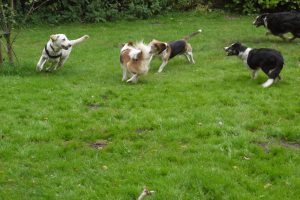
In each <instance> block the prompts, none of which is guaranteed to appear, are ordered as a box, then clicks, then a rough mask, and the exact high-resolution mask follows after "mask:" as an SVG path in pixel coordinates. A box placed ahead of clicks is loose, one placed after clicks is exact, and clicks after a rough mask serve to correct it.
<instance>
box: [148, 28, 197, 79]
mask: <svg viewBox="0 0 300 200" xmlns="http://www.w3.org/2000/svg"><path fill="white" fill-rule="evenodd" d="M201 32H202V30H201V29H199V30H198V31H197V32H194V33H192V34H190V35H188V36H185V37H184V38H183V39H181V40H176V41H172V42H168V43H166V42H161V41H158V40H156V39H153V40H152V41H151V42H150V43H149V46H151V49H152V50H151V53H153V54H154V55H157V56H159V57H161V59H162V61H163V62H162V64H161V65H160V67H159V69H158V73H160V72H162V71H163V69H164V67H165V66H166V65H167V63H168V61H169V60H170V59H171V58H173V57H175V56H177V55H181V54H184V55H185V56H186V58H187V59H188V61H189V62H191V63H193V64H195V61H194V58H193V51H192V50H193V49H192V46H191V44H189V43H188V42H187V41H188V40H189V39H190V38H191V37H193V36H195V35H197V34H199V33H201Z"/></svg>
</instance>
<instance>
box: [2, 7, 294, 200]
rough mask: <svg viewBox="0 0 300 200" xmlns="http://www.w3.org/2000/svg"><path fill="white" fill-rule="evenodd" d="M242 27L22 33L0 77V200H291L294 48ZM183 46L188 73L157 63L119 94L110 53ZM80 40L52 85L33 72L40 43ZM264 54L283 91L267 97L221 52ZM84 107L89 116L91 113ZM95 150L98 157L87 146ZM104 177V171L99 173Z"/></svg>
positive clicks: (175, 19) (221, 20)
mask: <svg viewBox="0 0 300 200" xmlns="http://www.w3.org/2000/svg"><path fill="white" fill-rule="evenodd" d="M253 19H254V16H243V17H237V16H228V15H225V14H221V13H210V14H203V13H202V14H201V13H182V14H172V15H168V16H162V17H159V18H155V19H150V20H144V21H142V20H140V21H130V22H125V21H123V22H117V23H104V24H71V25H62V26H42V27H39V26H36V27H32V28H28V29H26V30H23V31H22V34H21V35H20V37H19V39H18V41H17V43H16V46H15V48H16V52H17V55H18V56H19V60H20V66H19V67H18V68H16V69H9V68H8V67H5V68H4V69H2V70H1V77H0V84H1V90H0V199H5V200H6V199H8V200H11V199H22V200H23V199H25V200H26V199H30V200H32V199H72V200H73V199H101V200H102V199H108V200H111V199H136V198H137V196H138V195H139V193H140V192H141V190H142V188H143V186H144V185H146V186H148V187H149V189H152V190H155V191H156V194H155V195H154V196H152V197H147V199H149V200H151V199H162V200H165V199H170V200H172V199H188V200H191V199H249V200H250V199H251V200H252V199H299V198H300V194H299V188H300V171H299V167H300V154H299V144H300V100H299V91H300V68H299V65H298V60H299V57H300V50H299V42H300V40H296V42H293V43H285V42H282V41H281V39H280V38H276V37H273V36H268V37H267V36H265V35H264V33H265V31H266V30H264V29H263V28H260V29H257V28H255V27H254V26H253V25H252V24H251V23H252V21H253ZM199 28H202V29H203V33H202V35H198V36H196V37H194V38H193V39H191V40H190V43H191V44H192V46H193V49H194V57H195V60H196V64H195V65H191V64H188V63H187V61H186V59H185V58H184V57H176V58H174V59H173V60H171V61H170V62H169V64H168V65H167V66H166V68H165V70H164V72H163V73H162V74H157V73H156V71H157V70H158V67H159V65H160V61H159V60H154V62H152V63H151V69H150V71H149V73H148V75H146V76H144V77H142V78H141V80H140V82H139V83H138V84H136V85H134V84H125V83H122V82H121V68H120V65H119V48H118V45H119V44H121V43H123V42H127V41H129V40H134V41H136V40H142V39H144V41H146V42H148V41H150V40H151V39H153V38H156V39H159V40H162V41H170V40H175V39H179V38H182V37H183V36H185V35H186V34H189V33H191V32H193V31H195V30H197V29H199ZM53 33H65V34H67V36H68V37H69V38H71V39H73V38H76V37H79V36H81V35H84V34H89V35H90V39H89V40H88V41H87V42H86V43H83V44H81V45H79V46H77V47H76V48H74V50H73V52H72V54H71V56H70V59H69V60H68V61H67V63H66V65H65V66H64V67H63V68H62V69H61V70H59V71H57V72H55V73H37V72H35V65H36V63H37V61H38V59H39V56H40V54H41V51H42V48H43V47H44V45H45V43H46V41H47V40H48V38H49V35H51V34H53ZM235 41H241V42H243V43H244V44H246V45H248V46H249V47H269V48H276V49H278V50H280V51H281V52H282V54H283V55H284V57H285V61H286V62H285V63H286V64H285V67H284V69H283V71H282V74H281V76H282V78H283V80H282V81H281V82H279V83H277V84H275V85H273V86H272V87H270V88H268V89H263V88H262V87H261V86H260V85H261V84H262V83H263V82H264V81H265V80H266V79H267V77H266V76H265V75H264V74H263V73H262V72H260V73H259V77H258V79H257V80H251V79H250V74H249V72H248V70H247V69H246V67H245V66H244V64H243V63H242V61H241V60H239V59H238V58H237V57H227V56H225V52H224V51H223V47H224V46H226V45H229V44H231V43H232V42H235ZM91 105H96V106H94V107H93V108H91ZM99 140H104V141H107V146H106V147H104V148H103V149H95V148H92V147H91V146H90V144H91V143H94V142H96V141H99ZM105 166H106V167H107V168H106V167H105Z"/></svg>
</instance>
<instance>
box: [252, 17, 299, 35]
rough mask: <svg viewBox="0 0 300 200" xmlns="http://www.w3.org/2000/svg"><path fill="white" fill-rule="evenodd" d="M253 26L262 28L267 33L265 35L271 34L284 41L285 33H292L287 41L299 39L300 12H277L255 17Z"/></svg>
mask: <svg viewBox="0 0 300 200" xmlns="http://www.w3.org/2000/svg"><path fill="white" fill-rule="evenodd" d="M253 24H254V25H255V26H256V27H259V26H264V27H266V28H267V29H268V30H269V32H267V33H266V35H269V34H273V35H275V36H279V37H281V38H282V39H284V40H286V39H287V38H286V37H284V34H286V33H289V32H290V33H292V34H293V37H292V38H290V39H289V41H293V40H294V39H296V38H300V12H297V11H290V12H278V13H264V14H261V15H259V16H257V17H256V19H255V21H254V22H253Z"/></svg>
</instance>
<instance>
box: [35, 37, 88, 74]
mask: <svg viewBox="0 0 300 200" xmlns="http://www.w3.org/2000/svg"><path fill="white" fill-rule="evenodd" d="M88 38H89V36H88V35H85V36H82V37H81V38H78V39H76V40H69V39H68V38H67V37H66V35H64V34H56V35H51V36H50V40H49V41H48V43H47V45H46V46H47V51H48V52H49V54H50V55H52V56H55V55H60V54H61V57H59V58H50V57H49V56H48V55H47V53H46V51H45V48H43V52H42V56H41V57H40V60H39V62H38V63H37V66H36V70H37V71H42V70H43V69H44V65H45V63H46V62H47V61H50V62H52V65H51V66H50V67H49V68H48V69H47V70H48V71H53V70H56V69H57V68H59V67H61V66H63V65H64V63H65V62H66V61H67V59H68V58H69V56H70V53H71V51H72V47H73V46H75V45H77V44H79V43H81V42H83V41H84V40H86V39H88ZM51 46H52V48H53V49H54V51H53V49H52V48H51ZM64 48H66V49H64Z"/></svg>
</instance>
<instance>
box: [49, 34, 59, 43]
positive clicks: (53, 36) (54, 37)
mask: <svg viewBox="0 0 300 200" xmlns="http://www.w3.org/2000/svg"><path fill="white" fill-rule="evenodd" d="M57 38H58V35H51V36H50V39H51V40H52V42H54V41H56V40H57Z"/></svg>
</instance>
